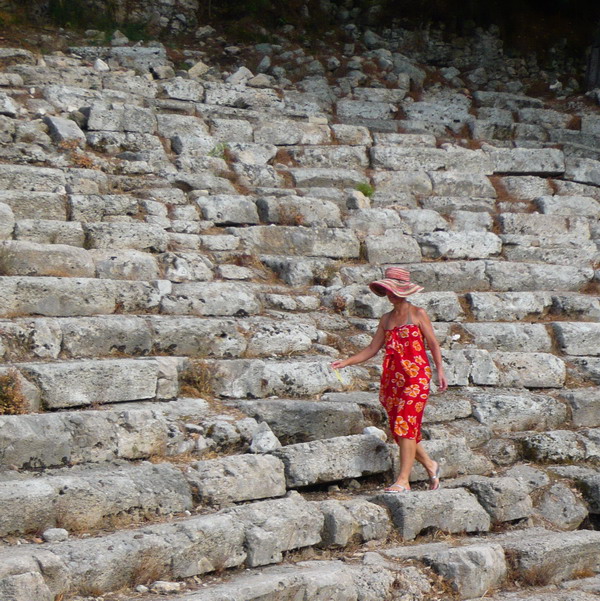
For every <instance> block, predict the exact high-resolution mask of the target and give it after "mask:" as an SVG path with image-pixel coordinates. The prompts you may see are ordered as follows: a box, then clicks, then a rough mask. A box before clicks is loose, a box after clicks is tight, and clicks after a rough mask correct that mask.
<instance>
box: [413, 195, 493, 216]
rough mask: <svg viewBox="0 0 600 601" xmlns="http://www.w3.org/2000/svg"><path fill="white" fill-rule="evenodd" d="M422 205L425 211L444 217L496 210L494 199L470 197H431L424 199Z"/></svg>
mask: <svg viewBox="0 0 600 601" xmlns="http://www.w3.org/2000/svg"><path fill="white" fill-rule="evenodd" d="M421 204H422V205H423V208H424V209H428V210H430V211H437V212H438V213H441V214H442V215H444V216H446V215H448V216H451V215H453V214H454V213H456V211H469V212H471V213H488V212H492V211H493V210H494V208H495V205H496V202H495V200H494V199H493V198H471V197H468V196H430V197H428V198H423V199H422V200H421Z"/></svg>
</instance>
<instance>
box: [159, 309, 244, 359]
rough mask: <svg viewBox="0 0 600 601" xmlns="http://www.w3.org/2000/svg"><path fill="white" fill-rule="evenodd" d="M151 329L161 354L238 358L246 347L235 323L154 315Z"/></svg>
mask: <svg viewBox="0 0 600 601" xmlns="http://www.w3.org/2000/svg"><path fill="white" fill-rule="evenodd" d="M149 327H150V328H151V334H152V341H153V343H154V348H155V349H156V351H157V352H159V353H172V354H174V355H179V356H187V355H199V356H210V357H237V356H239V355H241V354H242V353H243V352H244V351H245V349H246V346H247V342H246V339H245V337H244V336H243V335H242V334H241V333H240V332H239V331H238V328H237V327H236V323H235V322H234V321H233V320H225V319H215V320H213V319H206V318H198V317H187V316H186V317H178V318H173V317H167V316H152V317H151V318H150V321H149Z"/></svg>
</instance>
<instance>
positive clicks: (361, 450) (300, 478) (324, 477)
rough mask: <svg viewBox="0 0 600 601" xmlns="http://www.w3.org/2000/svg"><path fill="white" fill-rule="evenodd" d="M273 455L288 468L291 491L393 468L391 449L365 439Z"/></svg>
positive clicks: (336, 440)
mask: <svg viewBox="0 0 600 601" xmlns="http://www.w3.org/2000/svg"><path fill="white" fill-rule="evenodd" d="M274 454H275V456H276V457H278V458H279V459H281V460H282V461H283V463H284V465H285V473H286V481H287V485H288V487H299V486H308V485H311V484H318V483H321V482H335V481H336V480H344V479H347V478H360V477H362V476H368V475H372V474H379V473H383V472H387V471H389V470H390V469H391V467H392V453H391V450H390V447H389V446H388V445H386V444H385V443H383V442H382V441H381V440H378V439H377V438H375V437H373V436H364V435H357V436H343V437H338V438H329V439H326V440H315V441H312V442H305V443H298V444H294V445H288V446H286V447H283V448H281V449H279V450H278V451H275V453H274Z"/></svg>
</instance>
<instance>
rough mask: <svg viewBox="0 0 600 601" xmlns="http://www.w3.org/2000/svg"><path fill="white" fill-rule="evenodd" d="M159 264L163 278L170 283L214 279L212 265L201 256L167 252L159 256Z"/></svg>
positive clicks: (192, 253)
mask: <svg viewBox="0 0 600 601" xmlns="http://www.w3.org/2000/svg"><path fill="white" fill-rule="evenodd" d="M159 263H160V266H161V267H162V270H163V273H164V277H165V278H167V279H168V280H170V281H171V282H209V281H211V280H212V279H214V275H213V265H212V263H211V262H210V261H209V260H208V258H207V257H206V256H205V255H203V254H199V253H196V252H189V253H186V252H173V253H170V252H168V253H164V254H162V255H160V256H159ZM142 279H145V278H142Z"/></svg>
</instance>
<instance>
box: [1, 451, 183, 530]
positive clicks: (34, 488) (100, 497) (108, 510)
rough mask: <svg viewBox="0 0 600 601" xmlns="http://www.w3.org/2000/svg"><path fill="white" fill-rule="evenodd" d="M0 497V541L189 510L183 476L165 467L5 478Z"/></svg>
mask: <svg viewBox="0 0 600 601" xmlns="http://www.w3.org/2000/svg"><path fill="white" fill-rule="evenodd" d="M0 498H2V505H3V507H4V508H5V510H6V512H5V513H4V514H3V517H2V519H0V532H2V536H6V535H8V534H11V533H12V534H16V533H20V534H24V533H27V532H36V531H39V530H43V529H46V528H52V527H55V526H56V525H57V524H60V525H61V527H62V528H65V529H68V530H90V529H94V528H98V527H102V526H104V525H105V523H106V522H105V520H106V518H109V517H110V516H116V515H118V514H120V513H125V512H127V513H132V514H135V513H136V512H147V511H152V512H156V514H158V515H167V514H169V513H172V512H182V511H187V510H190V509H191V508H192V506H193V504H192V495H191V492H190V490H189V487H188V484H187V482H186V480H185V478H184V477H183V474H181V472H180V471H179V470H178V469H177V468H175V467H174V466H172V465H169V464H166V463H163V464H158V465H152V464H149V463H143V464H140V465H137V466H122V467H117V468H115V467H112V469H110V470H106V469H98V468H92V469H90V468H87V467H86V468H73V469H71V470H68V471H64V470H61V471H57V472H55V473H51V472H50V473H46V474H45V475H44V476H42V477H40V478H36V479H35V480H13V479H10V478H8V479H5V480H3V481H2V482H0Z"/></svg>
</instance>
